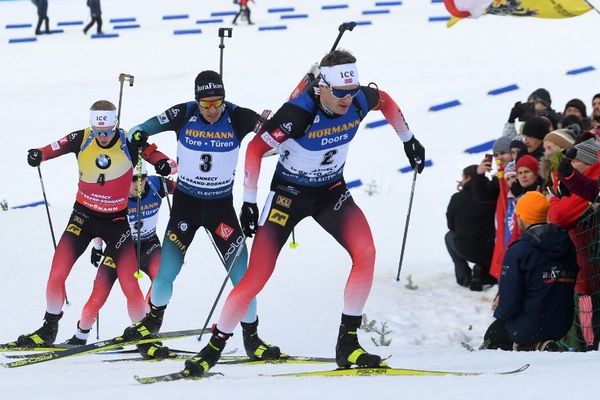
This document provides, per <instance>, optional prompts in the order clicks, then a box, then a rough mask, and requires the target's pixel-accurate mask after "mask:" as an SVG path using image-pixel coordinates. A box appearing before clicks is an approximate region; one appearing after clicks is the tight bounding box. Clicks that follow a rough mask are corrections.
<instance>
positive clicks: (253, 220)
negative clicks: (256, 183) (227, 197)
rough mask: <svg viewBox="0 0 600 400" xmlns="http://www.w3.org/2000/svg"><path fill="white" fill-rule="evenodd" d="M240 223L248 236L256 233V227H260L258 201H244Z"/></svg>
mask: <svg viewBox="0 0 600 400" xmlns="http://www.w3.org/2000/svg"><path fill="white" fill-rule="evenodd" d="M240 224H241V225H242V231H243V232H244V235H246V237H249V238H251V237H252V235H254V234H255V233H256V228H258V207H257V206H256V203H248V202H244V204H243V205H242V213H241V214H240Z"/></svg>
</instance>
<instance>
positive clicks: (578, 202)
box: [548, 163, 600, 295]
mask: <svg viewBox="0 0 600 400" xmlns="http://www.w3.org/2000/svg"><path fill="white" fill-rule="evenodd" d="M583 176H585V177H587V178H590V179H594V180H598V178H600V164H599V163H595V164H593V165H591V166H590V167H589V168H588V169H586V170H585V171H584V173H583ZM589 206H590V203H589V201H587V200H585V199H583V198H581V197H579V196H577V195H576V194H571V195H570V196H565V197H561V198H560V199H559V198H557V197H553V198H552V200H550V210H549V212H548V217H549V221H550V222H551V223H553V224H556V225H558V226H560V227H561V228H563V229H568V230H569V235H570V236H571V240H572V241H573V244H574V245H575V248H576V249H577V263H578V264H579V266H580V269H579V274H578V275H577V284H576V285H575V293H577V294H579V295H591V294H594V293H595V292H597V291H598V289H600V287H599V286H600V282H596V281H597V280H598V279H594V275H596V273H595V272H594V271H597V270H598V268H599V267H600V265H599V263H598V260H597V256H595V255H594V249H593V246H592V244H593V243H595V242H597V241H598V229H597V228H596V227H595V225H593V224H594V223H595V218H594V220H593V221H585V222H582V223H578V222H579V221H580V220H581V219H582V218H583V217H584V216H585V215H589V214H590V213H591V212H593V210H591V209H589ZM588 210H589V211H588ZM586 211H588V212H586ZM590 224H592V225H593V226H590Z"/></svg>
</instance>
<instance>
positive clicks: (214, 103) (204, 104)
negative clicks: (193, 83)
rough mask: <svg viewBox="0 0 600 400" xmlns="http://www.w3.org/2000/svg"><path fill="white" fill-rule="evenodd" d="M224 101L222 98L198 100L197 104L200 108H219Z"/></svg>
mask: <svg viewBox="0 0 600 400" xmlns="http://www.w3.org/2000/svg"><path fill="white" fill-rule="evenodd" d="M224 102H225V99H224V98H220V99H216V100H198V105H199V106H200V107H201V108H211V107H214V108H219V107H221V106H222V105H223V103H224Z"/></svg>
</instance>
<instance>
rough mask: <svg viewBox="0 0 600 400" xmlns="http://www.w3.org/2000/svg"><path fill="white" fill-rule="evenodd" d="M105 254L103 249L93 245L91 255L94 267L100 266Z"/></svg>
mask: <svg viewBox="0 0 600 400" xmlns="http://www.w3.org/2000/svg"><path fill="white" fill-rule="evenodd" d="M103 255H104V253H102V249H97V248H95V247H92V255H91V256H90V261H91V263H92V265H93V266H94V267H96V268H98V266H99V265H100V260H102V256H103Z"/></svg>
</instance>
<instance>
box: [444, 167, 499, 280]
mask: <svg viewBox="0 0 600 400" xmlns="http://www.w3.org/2000/svg"><path fill="white" fill-rule="evenodd" d="M476 175H477V165H470V166H468V167H466V168H465V169H463V173H462V179H461V180H460V181H459V182H458V186H457V189H458V193H455V194H453V195H452V198H451V199H450V203H449V204H448V208H447V211H446V220H447V223H448V233H446V236H445V241H446V248H447V249H448V253H450V257H451V258H452V261H453V262H454V274H455V276H456V282H457V283H458V284H459V285H461V286H465V287H470V289H471V290H473V291H481V290H482V289H483V284H484V283H485V284H494V283H496V280H495V279H494V278H492V277H491V276H490V275H489V273H488V272H489V269H490V263H491V260H492V252H493V250H494V236H495V233H496V229H495V228H494V213H495V211H496V203H495V201H487V202H480V201H477V200H476V199H475V198H474V197H473V193H472V191H471V178H472V177H473V176H476ZM468 262H472V263H475V265H474V266H473V271H471V269H470V268H469V264H468Z"/></svg>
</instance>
